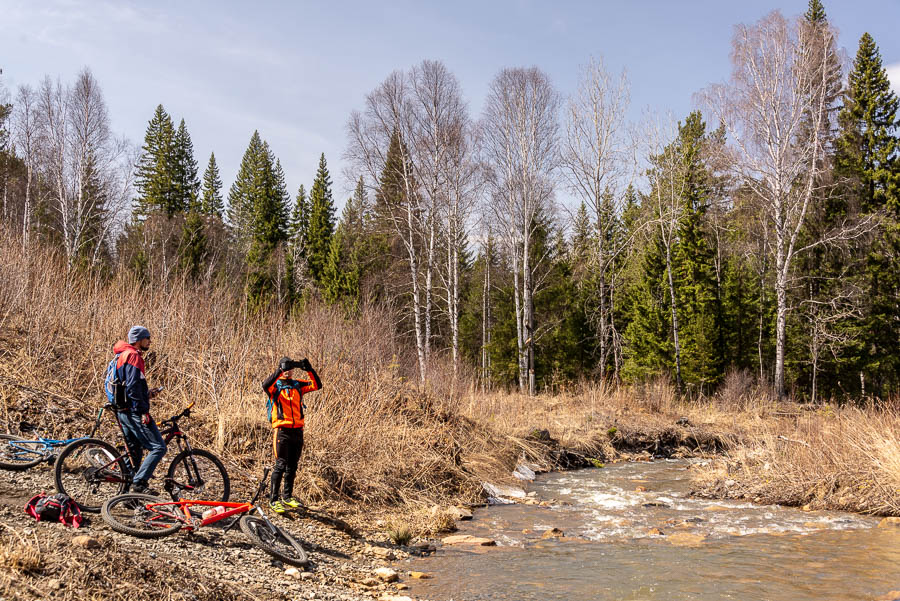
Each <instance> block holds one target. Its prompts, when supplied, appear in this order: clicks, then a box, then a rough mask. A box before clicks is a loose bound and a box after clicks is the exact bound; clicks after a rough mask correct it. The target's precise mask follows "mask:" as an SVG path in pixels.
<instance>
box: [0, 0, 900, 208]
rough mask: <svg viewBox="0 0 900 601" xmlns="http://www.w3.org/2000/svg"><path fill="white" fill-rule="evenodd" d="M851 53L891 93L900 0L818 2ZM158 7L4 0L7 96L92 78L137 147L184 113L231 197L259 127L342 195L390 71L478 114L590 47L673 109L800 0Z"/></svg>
mask: <svg viewBox="0 0 900 601" xmlns="http://www.w3.org/2000/svg"><path fill="white" fill-rule="evenodd" d="M824 4H825V8H826V11H827V13H828V17H829V20H830V21H831V23H832V24H833V25H835V26H836V27H837V28H838V30H839V32H840V37H839V44H840V46H842V47H843V48H845V49H846V52H847V54H848V56H849V57H850V58H851V59H852V57H853V56H854V55H855V53H856V46H857V43H858V41H859V38H860V36H861V35H862V33H863V32H865V31H868V32H870V33H871V34H872V35H873V36H874V38H875V41H876V43H877V44H878V45H879V47H880V49H881V53H882V57H883V59H884V62H885V65H886V66H888V68H889V70H890V73H891V76H892V80H893V81H894V87H895V89H900V36H898V35H897V28H898V25H900V0H857V1H854V2H849V1H844V0H842V1H840V2H838V1H836V0H824ZM250 6H251V4H250V3H244V2H226V1H220V2H201V1H197V2H174V1H167V0H155V1H152V2H134V1H110V0H95V1H87V0H84V1H83V0H41V1H40V2H38V1H35V0H30V1H17V0H0V68H2V69H3V82H4V84H5V85H6V87H7V88H8V89H10V91H14V90H15V87H16V86H18V85H19V84H23V83H28V84H32V85H35V84H37V83H38V82H39V81H40V79H41V78H42V77H43V76H44V75H45V74H49V75H50V76H52V77H54V78H55V77H57V76H59V77H61V78H62V80H63V81H71V80H72V79H73V78H74V76H75V74H76V73H77V72H78V71H79V70H80V69H81V68H82V67H84V66H88V67H90V68H91V70H92V71H93V73H94V75H95V76H96V77H97V79H98V80H99V82H100V84H101V86H102V88H103V90H104V93H105V95H106V101H107V104H108V107H109V111H110V116H111V119H112V125H113V129H114V130H115V131H116V132H119V133H121V134H124V135H126V136H127V137H129V138H130V139H131V140H132V141H133V142H135V143H137V144H140V143H141V142H142V140H143V134H144V130H145V128H146V126H147V121H148V120H149V118H150V117H151V115H152V113H153V110H154V108H155V107H156V105H157V104H159V103H162V104H163V105H164V106H165V107H166V110H167V111H168V112H169V113H170V114H171V115H172V116H173V118H176V119H180V118H182V117H183V118H184V119H185V122H186V124H187V127H188V130H189V131H190V133H191V136H192V138H193V142H194V150H195V153H196V156H197V161H198V163H199V164H200V170H201V173H202V170H203V169H205V167H206V162H207V160H208V158H209V154H210V151H215V153H216V159H217V161H218V163H219V167H220V170H221V173H222V179H223V182H224V188H225V192H226V194H227V189H228V187H229V186H230V185H231V182H232V181H233V178H234V175H235V173H236V172H237V168H238V165H239V163H240V160H241V156H242V155H243V152H244V150H245V148H246V147H247V143H248V141H249V139H250V136H251V134H252V133H253V130H254V129H258V130H259V131H260V134H261V135H262V136H263V138H264V139H266V140H268V142H269V144H270V145H271V146H272V149H273V151H274V152H275V154H276V156H277V157H279V158H280V159H281V162H282V164H283V166H284V169H285V173H286V176H287V180H288V185H289V186H290V188H291V192H292V193H294V192H296V189H297V187H298V186H299V185H300V184H305V185H306V187H307V188H309V186H310V184H311V182H312V179H313V176H314V175H315V170H316V165H317V162H318V158H319V155H320V153H322V152H324V153H325V156H326V159H327V161H328V164H329V168H330V170H331V172H332V177H333V179H334V180H335V198H336V200H337V201H338V203H339V204H343V200H344V199H345V198H346V197H347V196H348V195H349V186H350V184H351V183H350V182H347V181H345V179H344V177H343V174H342V170H343V167H344V162H343V160H342V158H341V155H342V154H343V152H344V147H345V145H346V133H345V126H346V123H347V119H348V116H349V114H350V111H352V110H354V109H360V108H362V107H363V103H364V98H365V95H366V94H367V93H369V92H370V91H371V90H372V89H373V88H374V87H375V86H376V85H378V84H379V83H380V82H381V81H382V80H383V79H384V78H385V77H386V76H387V75H388V74H389V73H390V72H391V71H393V70H395V69H406V68H408V67H410V66H412V65H414V64H416V63H418V62H420V61H421V60H422V59H426V58H428V59H438V60H441V61H443V62H444V63H445V64H446V65H447V66H448V68H449V69H450V70H451V71H453V72H454V73H455V75H456V76H457V78H458V79H459V81H460V84H461V87H462V89H463V92H464V94H465V95H466V99H467V101H468V103H469V108H470V111H471V113H472V114H473V116H475V117H477V116H478V115H479V114H480V112H481V108H482V103H483V99H484V96H485V93H486V90H487V87H488V85H489V84H490V81H491V79H492V78H493V77H494V75H495V74H496V73H497V71H498V70H499V69H501V68H503V67H509V66H531V65H536V66H538V67H539V68H541V69H543V70H544V71H546V72H547V73H548V74H549V75H550V77H551V78H552V80H553V82H554V83H555V85H556V86H557V88H558V89H559V90H560V92H562V93H563V94H569V93H571V92H573V91H574V89H575V87H576V84H577V74H578V69H579V67H580V66H581V65H583V64H584V63H585V62H587V60H588V59H589V57H590V56H595V57H603V59H604V61H605V63H606V65H607V68H608V69H610V70H612V71H619V70H621V69H623V68H625V69H627V71H628V75H629V79H630V80H631V85H632V110H631V117H632V118H633V119H638V118H639V117H640V115H641V113H642V112H643V110H644V109H645V108H647V107H649V108H650V109H653V110H659V111H671V112H672V113H673V114H674V115H675V116H676V117H678V118H681V117H683V116H684V115H685V114H687V112H688V111H690V110H691V109H692V108H693V103H692V95H693V94H694V93H695V92H697V91H698V90H700V89H702V88H703V87H705V86H706V85H708V84H709V83H712V82H718V81H722V80H724V79H726V78H727V77H728V74H729V71H730V64H729V52H730V43H731V36H732V33H733V27H734V25H736V24H739V23H752V22H754V21H756V20H758V19H759V18H760V17H762V16H763V15H765V14H766V13H768V12H769V11H771V10H773V9H775V8H777V9H780V10H781V11H782V12H783V13H784V14H786V15H788V16H793V15H798V14H801V13H802V12H804V11H805V10H806V6H807V0H794V1H791V2H784V1H780V2H776V1H774V0H770V1H769V2H759V1H756V0H745V1H743V2H727V1H721V0H718V1H712V0H698V1H691V0H683V1H681V2H675V1H673V0H658V1H649V0H648V1H632V2H622V1H606V0H603V1H594V2H588V1H584V2H575V1H572V2H567V1H563V0H560V1H559V2H556V3H549V2H539V1H537V0H518V1H496V2H491V1H490V0H482V1H480V2H475V1H469V0H464V1H457V2H445V1H444V2H413V1H400V2H342V1H339V0H333V1H331V2H322V1H318V2H306V1H301V2H290V3H288V2H265V1H263V2H258V3H255V5H253V6H252V8H250Z"/></svg>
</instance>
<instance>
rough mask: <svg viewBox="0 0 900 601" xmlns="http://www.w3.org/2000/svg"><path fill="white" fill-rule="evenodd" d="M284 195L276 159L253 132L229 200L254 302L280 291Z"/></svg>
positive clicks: (285, 228) (285, 229) (267, 299)
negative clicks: (245, 258)
mask: <svg viewBox="0 0 900 601" xmlns="http://www.w3.org/2000/svg"><path fill="white" fill-rule="evenodd" d="M288 198H289V196H288V195H287V191H286V189H285V185H284V173H283V172H282V170H281V167H280V161H278V160H277V159H276V158H275V156H274V154H273V153H272V151H271V149H270V148H269V145H268V143H266V142H265V141H263V140H262V138H261V137H260V135H259V132H253V136H252V137H251V138H250V144H249V145H248V146H247V150H246V151H245V152H244V158H243V160H242V161H241V167H240V170H239V171H238V176H237V179H236V180H235V182H234V184H232V186H231V191H230V192H229V195H228V204H229V221H230V222H231V227H232V231H233V232H234V234H235V237H236V238H238V240H239V241H240V242H241V244H242V246H243V247H244V248H246V249H247V251H246V252H247V271H248V273H247V296H248V299H249V301H250V303H251V305H252V306H254V307H260V306H263V305H265V304H266V303H268V302H271V301H273V300H276V293H277V292H279V285H278V283H279V282H280V281H281V278H280V277H279V274H283V272H282V271H280V270H281V269H282V264H281V258H282V256H283V255H282V254H281V253H282V244H283V243H284V242H285V241H286V240H287V234H288V219H287V210H288V209H287V207H286V204H285V203H286V202H287V201H288ZM281 292H282V293H288V292H289V290H285V289H281ZM285 296H287V294H285Z"/></svg>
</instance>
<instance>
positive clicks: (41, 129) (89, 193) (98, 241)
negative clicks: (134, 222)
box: [35, 69, 134, 264]
mask: <svg viewBox="0 0 900 601" xmlns="http://www.w3.org/2000/svg"><path fill="white" fill-rule="evenodd" d="M35 108H36V112H37V117H36V120H37V126H38V127H37V129H38V135H37V139H38V140H39V144H38V148H37V152H36V156H37V158H38V164H39V167H40V171H41V174H42V177H43V179H44V181H45V182H47V184H48V187H49V190H50V200H51V204H52V206H53V208H54V210H55V216H56V218H57V219H58V221H57V224H56V227H57V229H58V231H59V234H60V237H61V239H62V243H63V248H64V250H65V253H66V256H67V257H68V259H69V263H70V264H72V263H74V262H75V260H76V259H78V258H79V257H83V258H89V259H90V260H91V262H94V263H95V262H96V261H98V260H99V257H100V252H101V250H102V248H103V246H104V244H105V243H106V242H107V241H108V239H109V235H110V232H111V231H112V229H113V228H114V227H115V226H116V225H118V218H119V217H120V216H121V214H122V213H123V212H124V211H125V210H126V209H127V206H128V197H129V194H130V188H131V174H132V172H133V160H134V153H133V152H132V151H131V150H130V147H129V144H128V143H127V142H125V141H120V140H116V139H115V138H114V137H113V136H112V134H111V132H110V129H109V115H108V114H107V110H106V103H105V101H104V99H103V93H102V91H101V90H100V86H99V84H98V83H97V80H96V79H94V76H93V75H92V74H91V72H90V71H89V70H88V69H84V70H83V71H82V72H81V73H80V74H79V75H78V77H77V78H76V80H75V83H74V85H72V86H71V87H69V86H63V85H62V83H61V82H60V81H59V80H57V81H56V83H54V82H53V81H52V80H51V79H50V78H49V77H46V78H45V79H44V80H43V81H42V82H41V85H40V88H39V89H38V92H37V98H36V104H35Z"/></svg>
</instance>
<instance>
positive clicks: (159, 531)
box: [100, 492, 184, 538]
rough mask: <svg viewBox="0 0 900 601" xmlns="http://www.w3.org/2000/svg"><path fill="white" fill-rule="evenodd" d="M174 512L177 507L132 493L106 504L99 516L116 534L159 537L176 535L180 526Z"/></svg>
mask: <svg viewBox="0 0 900 601" xmlns="http://www.w3.org/2000/svg"><path fill="white" fill-rule="evenodd" d="M155 503H162V505H154V504H155ZM178 511H179V505H176V504H175V503H171V502H167V501H164V500H163V499H160V498H158V497H154V496H152V495H145V494H142V493H135V492H132V493H127V494H124V495H118V496H116V497H113V498H112V499H109V500H108V501H106V503H104V504H103V507H102V509H101V510H100V515H102V516H103V521H104V522H106V523H107V524H109V527H110V528H112V529H113V530H115V531H116V532H121V533H122V534H130V535H131V536H136V537H138V538H162V537H164V536H169V535H170V534H174V533H176V532H178V531H179V530H180V529H181V527H182V526H183V525H184V522H182V521H181V520H180V519H179V516H178V515H177V512H178Z"/></svg>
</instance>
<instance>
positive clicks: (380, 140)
mask: <svg viewBox="0 0 900 601" xmlns="http://www.w3.org/2000/svg"><path fill="white" fill-rule="evenodd" d="M409 96H410V94H409V90H408V82H407V77H406V76H405V74H404V73H403V72H401V71H394V72H393V73H391V74H390V75H389V76H388V77H387V78H386V79H385V80H384V81H383V82H382V83H381V84H380V85H379V86H378V87H377V88H376V89H375V90H374V91H373V92H372V93H370V94H369V95H368V96H366V108H365V109H364V111H363V112H358V111H354V112H353V113H352V114H351V115H350V121H349V123H348V125H347V132H348V136H349V144H348V149H347V152H346V155H345V158H347V159H348V160H349V161H350V162H351V163H352V164H353V165H354V167H355V168H356V169H357V170H358V171H359V172H361V173H362V174H364V176H365V177H364V179H365V181H367V182H368V183H369V185H370V186H371V187H373V188H374V189H376V190H377V188H378V186H379V184H380V182H381V180H382V178H383V177H388V176H390V177H391V178H393V179H395V180H396V181H398V182H400V186H401V188H402V192H403V197H404V202H403V203H401V204H399V205H396V204H394V203H385V206H384V207H383V208H384V209H385V210H386V211H387V214H388V217H389V219H390V222H391V225H392V226H393V229H394V233H395V234H396V235H397V238H398V239H399V240H400V242H401V243H402V245H403V248H404V251H405V252H406V262H407V265H408V267H409V286H410V302H411V304H412V307H411V310H412V315H413V327H414V335H415V340H416V355H417V358H418V365H419V383H420V384H421V385H422V386H424V385H425V381H426V369H427V356H426V352H425V328H424V324H423V315H422V313H423V311H422V309H423V298H422V296H423V294H422V290H421V288H422V286H421V283H420V269H421V267H420V265H421V262H422V259H421V249H422V246H423V244H422V228H421V213H422V206H421V197H420V195H419V190H418V185H417V183H416V181H415V178H414V175H413V166H412V163H413V159H412V156H411V155H410V151H409V145H408V142H407V140H409V139H410V138H411V137H412V136H413V131H412V130H413V127H412V122H413V119H412V115H411V112H412V107H411V106H410V98H409ZM392 143H393V144H394V147H395V149H398V154H399V161H398V164H396V165H389V164H388V151H389V149H390V148H391V145H392ZM387 170H392V171H393V172H392V173H387Z"/></svg>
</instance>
